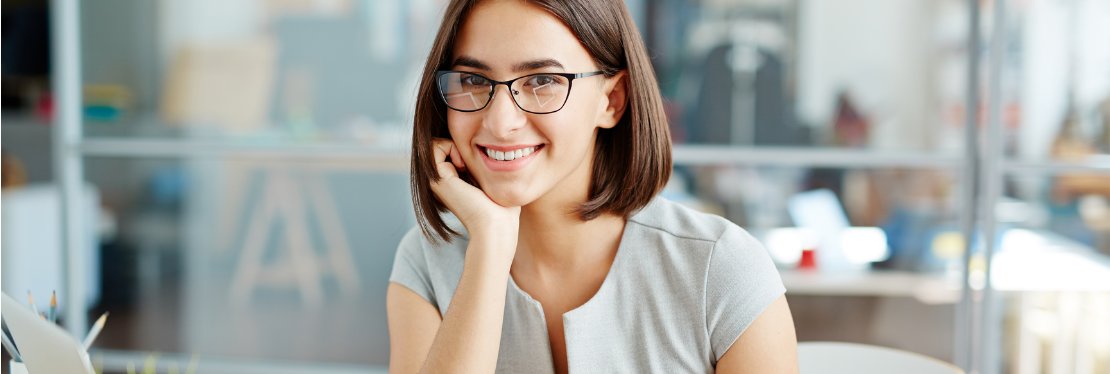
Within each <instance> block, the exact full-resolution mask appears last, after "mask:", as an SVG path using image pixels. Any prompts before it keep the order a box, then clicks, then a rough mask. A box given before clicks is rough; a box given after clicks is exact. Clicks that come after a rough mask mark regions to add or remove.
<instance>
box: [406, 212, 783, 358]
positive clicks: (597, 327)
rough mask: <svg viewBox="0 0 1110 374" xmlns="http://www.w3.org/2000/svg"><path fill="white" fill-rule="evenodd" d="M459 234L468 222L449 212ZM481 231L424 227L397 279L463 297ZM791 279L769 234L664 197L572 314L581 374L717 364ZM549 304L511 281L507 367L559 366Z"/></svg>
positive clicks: (568, 326)
mask: <svg viewBox="0 0 1110 374" xmlns="http://www.w3.org/2000/svg"><path fill="white" fill-rule="evenodd" d="M449 225H451V227H453V228H456V229H457V230H458V231H459V232H464V231H463V230H462V225H461V224H459V222H458V221H457V220H454V221H449ZM468 241H469V238H468V237H467V236H466V235H465V234H464V235H463V236H462V237H459V238H455V239H454V240H452V241H451V242H450V243H447V244H441V245H433V244H431V243H430V242H429V241H428V240H426V239H425V238H424V237H423V235H422V234H421V233H420V229H419V228H414V229H412V231H409V233H408V234H406V235H405V237H404V238H403V239H402V240H401V244H400V246H399V248H398V249H397V258H396V260H395V262H394V264H393V274H392V275H391V276H390V278H389V280H390V281H391V282H395V283H398V284H400V285H402V286H405V287H407V288H409V289H411V290H413V291H414V292H416V293H417V294H419V295H420V296H422V297H424V299H426V300H428V302H430V303H432V305H435V306H436V308H438V309H439V311H440V314H441V315H443V314H444V313H446V311H447V307H448V305H450V304H451V296H453V295H454V293H455V287H456V286H458V283H459V278H460V277H461V276H462V270H463V258H464V257H465V253H466V246H467V243H468ZM785 291H786V289H785V288H784V287H783V285H782V279H781V278H779V274H778V271H777V270H775V266H774V263H772V262H771V258H770V256H768V254H767V252H766V250H764V249H763V246H762V245H760V243H759V241H757V240H756V239H755V238H753V237H752V236H751V235H749V234H748V233H747V232H746V231H744V230H743V229H741V228H740V227H738V226H736V225H735V224H733V223H732V222H729V221H728V220H726V219H724V218H721V217H718V216H714V215H710V214H705V213H700V212H697V211H694V210H692V209H689V208H686V207H684V206H682V205H679V204H677V203H674V202H672V201H669V200H666V199H663V198H660V197H657V198H655V199H654V200H652V202H651V203H650V204H648V206H646V207H644V208H643V209H641V210H640V211H639V212H636V214H634V215H632V217H631V218H629V220H628V222H627V223H626V224H625V227H624V233H623V235H622V236H621V241H620V246H619V247H618V249H617V254H616V257H615V258H614V260H613V265H612V267H611V268H610V269H609V274H607V275H606V277H605V280H604V281H603V282H602V284H601V288H600V289H598V291H597V294H595V295H594V296H593V297H592V298H591V299H590V300H589V301H587V302H586V303H585V304H583V305H582V306H580V307H578V308H576V309H574V310H571V311H569V312H567V313H565V314H563V330H564V334H565V336H566V346H567V365H568V367H569V368H570V372H571V373H647V372H653V373H699V372H700V373H711V372H713V371H714V367H715V366H716V365H717V360H719V359H720V358H721V356H722V355H724V353H725V351H727V350H728V348H729V347H730V346H731V345H732V343H733V342H734V341H736V338H738V337H740V334H741V333H743V332H744V330H745V329H746V328H747V327H748V325H750V324H751V323H752V321H754V320H755V318H756V317H758V316H759V314H760V313H762V312H763V310H764V309H765V308H766V307H767V306H768V305H770V304H771V302H772V301H774V300H775V299H777V298H778V297H779V296H781V295H782V294H783V293H784V292H785ZM553 371H554V367H553V364H552V359H551V346H550V343H549V341H548V336H547V323H546V322H545V320H544V315H543V308H542V307H541V306H540V303H539V302H538V301H536V300H534V299H532V297H531V296H529V295H528V294H527V293H525V292H524V291H523V290H521V289H520V288H519V287H517V285H516V283H515V282H513V279H512V277H510V278H509V279H508V280H507V285H506V296H505V319H504V327H503V328H502V330H501V348H500V351H499V353H498V356H497V372H498V373H551V372H553Z"/></svg>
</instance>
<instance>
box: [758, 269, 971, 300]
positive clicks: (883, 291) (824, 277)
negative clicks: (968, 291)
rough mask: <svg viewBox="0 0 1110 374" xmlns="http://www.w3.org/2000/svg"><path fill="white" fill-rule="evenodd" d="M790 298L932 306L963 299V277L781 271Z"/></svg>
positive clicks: (900, 273) (880, 272)
mask: <svg viewBox="0 0 1110 374" xmlns="http://www.w3.org/2000/svg"><path fill="white" fill-rule="evenodd" d="M779 275H781V276H782V283H783V285H785V286H786V294H787V295H808V296H880V297H912V298H915V299H917V300H918V301H920V302H922V303H924V304H928V305H939V304H954V303H956V302H958V301H959V300H960V292H961V291H960V282H959V278H955V277H947V276H945V275H944V274H931V273H917V272H910V271H885V270H880V271H865V272H858V273H822V272H819V271H809V270H796V269H786V270H779Z"/></svg>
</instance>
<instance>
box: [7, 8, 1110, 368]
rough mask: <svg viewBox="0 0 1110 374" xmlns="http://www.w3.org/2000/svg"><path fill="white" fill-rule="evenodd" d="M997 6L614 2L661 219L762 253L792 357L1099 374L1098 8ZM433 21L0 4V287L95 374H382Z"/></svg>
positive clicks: (1107, 114) (1105, 199)
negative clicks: (744, 237)
mask: <svg viewBox="0 0 1110 374" xmlns="http://www.w3.org/2000/svg"><path fill="white" fill-rule="evenodd" d="M997 1H1000V2H996V1H986V0H984V1H978V0H700V1H699V0H627V1H626V3H627V4H628V6H629V9H630V10H631V11H632V14H633V16H634V17H635V18H636V21H637V23H638V26H639V28H640V32H641V33H642V34H643V36H644V39H645V41H646V43H647V45H648V49H649V51H650V54H651V57H652V62H653V64H654V68H655V72H656V75H657V77H658V79H659V84H660V86H661V88H662V92H663V95H664V101H665V105H666V109H667V114H668V116H669V119H670V126H671V134H672V137H673V140H674V145H675V148H674V149H675V152H674V155H675V172H674V176H673V178H672V180H671V181H670V183H669V184H668V186H667V189H666V191H665V192H664V193H663V196H665V197H667V198H670V199H672V200H675V201H678V202H681V203H683V204H686V205H688V206H691V207H694V208H695V209H699V210H702V211H705V212H710V213H713V214H718V215H721V216H724V217H727V218H728V219H730V220H732V221H733V222H735V223H736V224H738V225H740V226H742V227H744V228H746V229H747V230H749V231H750V232H752V233H753V234H754V235H756V236H757V237H758V238H760V239H761V240H762V241H763V243H764V244H765V245H766V247H767V249H768V251H770V252H771V255H772V258H774V259H775V261H776V263H777V265H778V266H779V268H780V272H781V274H782V277H783V281H784V283H785V284H786V287H787V298H788V300H789V302H790V305H791V309H792V312H793V314H794V318H795V325H796V329H797V334H798V339H799V340H800V341H846V342H859V343H866V344H874V345H881V346H888V347H893V348H898V349H902V350H908V351H912V352H917V353H921V354H924V355H927V356H931V357H935V358H938V359H941V360H945V361H949V362H953V363H955V364H957V365H959V366H961V367H964V368H965V369H968V368H971V369H974V372H978V373H1091V374H1095V373H1099V374H1110V1H1106V0H997ZM445 4H446V1H444V0H408V1H401V0H149V1H147V0H87V1H77V0H56V1H41V0H40V1H36V0H3V9H2V14H3V43H2V48H3V53H2V56H3V57H2V62H3V97H2V104H3V112H2V130H3V133H2V143H3V144H2V145H3V168H2V172H3V204H2V213H3V214H2V219H3V221H4V223H5V224H4V225H3V226H2V230H3V233H2V238H3V245H2V250H3V253H2V258H3V262H2V273H0V274H2V278H3V279H2V281H3V283H2V288H3V291H4V292H5V293H8V294H9V295H12V296H14V297H16V298H19V299H22V297H23V296H22V295H23V294H24V293H26V292H28V291H31V292H32V293H33V294H34V295H41V296H39V297H37V298H36V300H37V302H38V305H37V306H38V308H39V309H40V310H42V309H43V308H44V307H45V306H46V304H45V302H46V300H48V299H49V298H48V296H47V295H49V293H50V292H51V291H53V290H57V291H58V296H59V298H58V299H59V308H60V310H61V317H60V318H59V319H60V322H61V323H62V324H63V325H65V327H66V328H67V329H69V331H71V332H72V333H74V334H75V335H83V334H84V331H86V330H87V329H88V326H89V324H90V322H91V321H94V320H95V319H96V318H97V317H99V316H100V315H101V314H102V313H104V312H110V317H109V318H108V323H107V326H106V327H105V329H104V331H103V333H101V335H100V338H99V339H98V340H97V341H96V344H95V345H94V348H93V349H92V351H91V355H92V358H93V362H94V365H95V366H98V367H99V368H102V370H103V371H104V372H109V373H115V372H126V368H127V367H128V365H129V364H130V365H137V366H139V367H140V368H142V366H143V365H144V364H148V365H152V367H153V366H156V367H157V368H158V370H159V371H158V372H169V371H170V370H177V369H178V368H182V369H184V368H185V367H187V366H188V365H189V363H190V362H191V361H192V360H194V359H195V360H197V361H198V362H199V368H200V372H212V373H224V372H227V373H231V372H234V373H279V372H280V373H299V372H325V373H327V372H330V373H362V372H368V373H373V372H385V368H386V365H388V360H389V336H388V329H387V324H386V313H385V289H386V286H387V283H388V278H389V272H390V270H391V268H392V262H393V256H394V253H395V250H396V246H397V244H398V242H399V241H400V239H401V236H402V235H403V234H404V233H405V232H406V231H407V230H409V229H410V228H411V227H412V226H413V225H415V218H414V214H413V208H412V203H411V200H410V195H409V184H408V183H409V182H408V181H409V179H408V154H407V149H408V147H409V145H410V139H411V131H412V112H413V106H414V98H415V92H416V85H417V83H418V79H419V73H420V71H421V69H422V66H423V62H424V58H425V57H426V55H427V53H428V50H429V48H430V45H431V42H432V38H433V37H434V33H435V31H436V28H437V27H438V24H439V22H440V19H441V17H442V13H443V10H444V6H445ZM969 243H970V244H969ZM4 359H5V360H6V359H7V355H6V353H5V355H4ZM4 369H5V370H7V365H4Z"/></svg>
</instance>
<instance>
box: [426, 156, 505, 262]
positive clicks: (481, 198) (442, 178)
mask: <svg viewBox="0 0 1110 374" xmlns="http://www.w3.org/2000/svg"><path fill="white" fill-rule="evenodd" d="M432 147H433V151H432V154H433V157H434V160H435V163H436V171H437V172H439V181H438V182H433V183H432V192H434V193H435V194H436V197H438V198H439V200H440V201H442V202H443V204H444V205H447V209H450V210H451V213H454V214H455V216H456V217H458V218H459V220H460V221H462V224H463V226H465V227H466V231H467V232H468V233H470V236H471V238H472V239H473V238H474V236H475V235H478V236H487V235H493V236H494V237H490V238H488V239H511V244H512V248H511V251H513V252H514V253H515V250H516V238H517V232H518V229H519V227H520V226H519V222H520V207H518V206H516V207H503V206H501V205H498V204H497V203H495V202H493V200H492V199H490V198H489V196H486V193H485V192H483V191H482V190H480V189H478V187H475V186H473V185H471V184H470V183H467V182H466V181H464V180H463V179H462V178H461V177H460V174H461V173H465V172H467V169H466V163H465V162H463V159H462V155H460V154H459V149H458V148H457V147H455V142H454V141H452V140H450V139H435V140H433V141H432ZM509 255H510V256H512V253H510V254H509Z"/></svg>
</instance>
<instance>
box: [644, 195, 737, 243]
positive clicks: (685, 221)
mask: <svg viewBox="0 0 1110 374" xmlns="http://www.w3.org/2000/svg"><path fill="white" fill-rule="evenodd" d="M628 220H629V222H632V223H635V224H637V225H639V226H642V227H644V228H646V229H647V230H650V231H655V232H657V233H659V234H662V235H667V236H673V237H676V238H684V239H691V240H697V241H707V242H716V241H718V240H719V239H721V237H722V235H724V234H725V232H726V231H730V230H739V231H743V229H741V228H740V227H739V226H736V224H734V223H732V221H729V220H727V219H725V218H724V217H721V216H717V215H713V214H708V213H702V212H699V211H696V210H694V209H691V208H689V207H686V206H684V205H682V204H679V203H676V202H673V201H670V200H667V199H665V198H663V197H656V198H655V199H654V200H652V201H651V203H648V205H647V206H645V207H644V208H643V209H640V211H638V212H636V213H635V214H634V215H632V217H630V218H629V219H628Z"/></svg>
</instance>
